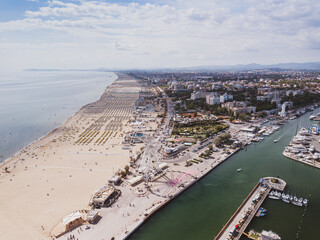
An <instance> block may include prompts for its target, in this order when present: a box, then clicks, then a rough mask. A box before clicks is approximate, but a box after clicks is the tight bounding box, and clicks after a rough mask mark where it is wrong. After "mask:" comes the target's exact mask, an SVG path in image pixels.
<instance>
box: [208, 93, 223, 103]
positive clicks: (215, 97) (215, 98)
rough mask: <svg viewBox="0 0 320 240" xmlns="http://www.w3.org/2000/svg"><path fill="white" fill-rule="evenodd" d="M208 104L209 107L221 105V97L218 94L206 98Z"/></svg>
mask: <svg viewBox="0 0 320 240" xmlns="http://www.w3.org/2000/svg"><path fill="white" fill-rule="evenodd" d="M206 103H207V104H209V105H214V104H220V97H219V96H218V95H217V94H216V93H211V94H208V95H207V96H206Z"/></svg>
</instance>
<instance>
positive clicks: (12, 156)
mask: <svg viewBox="0 0 320 240" xmlns="http://www.w3.org/2000/svg"><path fill="white" fill-rule="evenodd" d="M110 73H113V74H115V75H116V76H117V78H116V79H115V80H114V81H113V82H112V83H110V84H109V85H107V86H106V88H105V89H104V92H103V93H102V94H101V95H100V97H99V99H97V100H96V101H94V102H91V103H87V104H85V105H83V106H81V107H80V108H79V109H78V110H76V111H75V112H74V113H73V114H72V115H70V116H68V117H67V119H65V120H64V121H63V122H62V123H61V124H60V125H58V126H57V127H55V128H54V129H52V130H49V132H47V133H45V134H43V135H42V136H40V137H38V138H37V139H35V140H33V141H32V142H30V143H28V144H27V145H25V146H24V147H22V148H21V149H20V150H18V151H17V152H15V153H13V154H12V155H11V156H10V157H8V158H5V159H3V160H2V161H1V162H0V168H2V167H5V165H6V164H7V163H8V162H9V161H11V159H12V158H14V157H16V156H17V155H18V154H19V153H20V152H21V151H23V150H25V149H26V148H28V147H30V146H31V145H32V144H35V143H36V142H39V141H41V140H43V139H44V138H46V137H47V136H49V135H50V134H53V133H54V132H55V131H57V130H59V128H60V127H62V126H64V125H66V124H67V123H68V121H70V119H71V118H73V117H74V116H75V115H77V114H79V112H80V111H81V110H82V109H83V108H85V107H86V106H88V105H90V104H93V103H95V102H97V101H99V100H100V98H101V97H102V95H103V94H104V93H105V92H106V90H107V89H108V88H109V86H111V85H112V84H113V83H114V82H115V81H117V80H118V78H119V76H118V74H117V72H110Z"/></svg>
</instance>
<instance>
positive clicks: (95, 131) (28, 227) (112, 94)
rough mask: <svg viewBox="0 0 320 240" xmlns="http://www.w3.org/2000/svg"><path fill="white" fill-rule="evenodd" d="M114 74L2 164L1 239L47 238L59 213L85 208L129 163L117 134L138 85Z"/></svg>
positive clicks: (123, 125)
mask: <svg viewBox="0 0 320 240" xmlns="http://www.w3.org/2000/svg"><path fill="white" fill-rule="evenodd" d="M118 76H119V78H118V80H116V81H115V82H114V83H113V84H112V85H111V86H109V87H108V88H107V89H106V91H105V93H104V94H103V95H102V97H101V99H100V100H99V101H97V102H95V103H92V104H88V105H86V106H84V107H83V108H82V109H81V110H79V111H78V112H77V113H76V114H75V115H74V116H73V117H71V118H69V119H68V120H67V121H66V122H65V123H64V124H63V125H61V126H60V127H59V128H57V129H55V130H54V131H52V132H51V133H49V134H48V135H47V136H45V137H43V138H41V139H39V140H38V141H36V142H34V143H32V144H30V145H29V146H27V147H26V148H25V149H23V150H22V151H21V152H19V153H17V154H16V155H14V156H13V157H11V158H10V159H9V160H8V161H7V162H5V163H4V164H2V166H1V175H0V190H1V191H0V232H1V238H2V239H6V240H10V239H30V240H31V239H32V240H35V239H50V233H51V231H52V230H53V228H54V227H55V226H56V225H57V223H58V222H59V221H60V220H61V219H62V218H63V217H65V216H66V215H68V214H70V213H71V212H72V211H75V210H79V209H85V208H87V206H88V202H89V199H90V196H91V194H92V193H93V192H94V191H96V190H97V189H99V188H100V187H102V186H103V185H105V184H106V183H107V181H108V178H110V177H111V176H112V175H114V172H115V171H116V170H118V169H123V168H124V166H125V165H126V164H128V163H129V152H128V151H127V150H122V148H121V144H120V142H121V141H122V140H123V137H122V135H121V134H123V132H124V131H126V130H127V129H128V127H129V126H128V124H127V122H128V120H129V119H130V118H131V116H132V106H133V104H134V102H135V101H136V100H137V99H138V97H139V90H140V89H141V88H140V86H139V85H138V84H137V82H136V81H135V80H132V79H130V77H128V76H126V75H122V74H118ZM81 134H82V135H81ZM79 136H82V137H79ZM6 168H7V169H6ZM6 170H8V172H6Z"/></svg>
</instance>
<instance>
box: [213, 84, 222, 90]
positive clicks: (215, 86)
mask: <svg viewBox="0 0 320 240" xmlns="http://www.w3.org/2000/svg"><path fill="white" fill-rule="evenodd" d="M221 88H222V84H221V83H214V84H212V90H219V89H221Z"/></svg>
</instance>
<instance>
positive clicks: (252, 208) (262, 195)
mask: <svg viewBox="0 0 320 240" xmlns="http://www.w3.org/2000/svg"><path fill="white" fill-rule="evenodd" d="M285 186H286V183H285V182H284V181H283V180H281V179H279V178H271V177H266V178H263V179H261V180H260V181H259V183H258V184H257V185H256V186H255V187H254V188H253V190H252V191H251V192H250V193H249V195H248V196H247V197H246V199H245V200H244V201H243V202H242V204H241V205H240V207H239V208H238V209H237V210H236V212H235V213H234V214H233V215H232V216H231V218H230V219H229V221H228V222H227V223H226V225H225V226H224V227H223V228H222V230H221V231H220V232H219V233H218V235H217V236H216V237H215V238H214V240H228V239H230V240H238V239H240V237H241V235H242V233H243V232H244V231H245V230H246V228H247V227H248V225H249V223H250V222H251V220H252V219H253V217H254V216H255V215H256V213H257V211H258V210H259V208H260V206H261V205H262V203H263V202H264V200H265V199H266V197H267V196H268V194H269V192H270V191H271V190H272V189H275V190H278V191H283V190H284V188H285Z"/></svg>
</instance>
